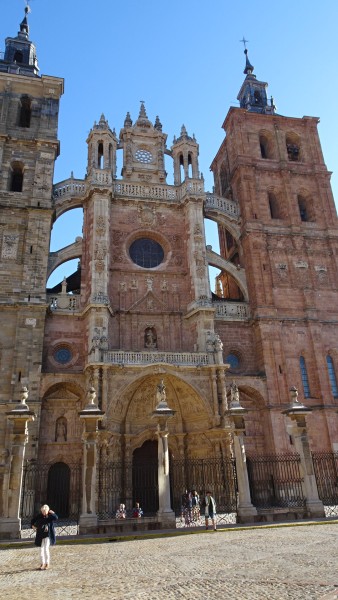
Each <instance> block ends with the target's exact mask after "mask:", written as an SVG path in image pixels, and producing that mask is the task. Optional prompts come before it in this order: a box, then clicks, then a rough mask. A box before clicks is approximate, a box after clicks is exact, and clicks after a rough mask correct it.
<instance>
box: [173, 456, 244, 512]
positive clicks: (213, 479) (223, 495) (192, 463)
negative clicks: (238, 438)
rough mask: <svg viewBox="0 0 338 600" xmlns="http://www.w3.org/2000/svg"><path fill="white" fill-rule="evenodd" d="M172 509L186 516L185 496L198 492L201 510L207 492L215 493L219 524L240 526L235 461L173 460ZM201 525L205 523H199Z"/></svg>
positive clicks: (212, 459)
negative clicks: (184, 509)
mask: <svg viewBox="0 0 338 600" xmlns="http://www.w3.org/2000/svg"><path fill="white" fill-rule="evenodd" d="M170 475H171V477H170V480H171V498H172V508H173V510H174V511H175V514H176V516H177V517H178V518H179V517H181V515H182V495H183V494H184V492H185V490H188V491H191V490H196V491H197V493H198V494H199V497H200V502H201V509H203V500H204V496H205V492H207V491H208V490H210V491H211V493H212V495H213V497H214V498H215V501H216V505H217V521H218V522H222V521H224V522H236V514H237V478H236V465H235V459H233V458H191V459H189V458H188V459H178V460H177V459H172V460H171V462H170ZM199 524H201V523H199Z"/></svg>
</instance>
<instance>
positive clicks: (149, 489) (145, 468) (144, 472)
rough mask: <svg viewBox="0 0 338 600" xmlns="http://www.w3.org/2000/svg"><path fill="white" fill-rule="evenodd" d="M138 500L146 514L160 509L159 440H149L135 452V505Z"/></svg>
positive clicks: (151, 513) (152, 513)
mask: <svg viewBox="0 0 338 600" xmlns="http://www.w3.org/2000/svg"><path fill="white" fill-rule="evenodd" d="M136 502H139V503H140V506H141V508H142V509H143V512H144V515H145V516H151V515H154V514H155V513H156V512H157V510H158V458H157V440H147V441H146V442H144V444H142V446H141V447H140V448H136V449H135V450H134V452H133V506H135V503H136Z"/></svg>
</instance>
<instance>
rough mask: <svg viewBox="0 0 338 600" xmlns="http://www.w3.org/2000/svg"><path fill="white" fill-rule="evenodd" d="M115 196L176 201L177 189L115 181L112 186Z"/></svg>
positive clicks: (167, 186)
mask: <svg viewBox="0 0 338 600" xmlns="http://www.w3.org/2000/svg"><path fill="white" fill-rule="evenodd" d="M113 191H114V195H115V196H129V197H132V198H151V199H153V200H169V201H171V202H172V201H178V200H179V198H178V195H177V188H175V187H173V186H170V185H156V184H149V185H147V184H143V183H142V184H141V183H127V182H124V181H115V182H114V185H113Z"/></svg>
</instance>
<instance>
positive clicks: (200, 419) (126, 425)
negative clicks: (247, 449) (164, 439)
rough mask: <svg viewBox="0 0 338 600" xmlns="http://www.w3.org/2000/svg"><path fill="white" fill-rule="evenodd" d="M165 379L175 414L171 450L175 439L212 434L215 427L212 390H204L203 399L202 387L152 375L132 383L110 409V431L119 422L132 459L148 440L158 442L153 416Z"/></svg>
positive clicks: (171, 426) (174, 375) (176, 379)
mask: <svg viewBox="0 0 338 600" xmlns="http://www.w3.org/2000/svg"><path fill="white" fill-rule="evenodd" d="M162 378H163V379H164V383H165V386H166V392H167V402H168V405H169V407H170V408H171V409H172V410H174V411H175V415H174V417H173V418H172V419H170V423H169V428H170V436H169V447H171V446H173V447H175V448H176V442H175V436H177V437H178V438H179V437H180V436H181V438H184V436H187V434H197V433H198V432H200V433H203V432H205V431H208V430H209V429H211V428H212V426H213V409H212V400H211V399H210V400H209V401H208V400H207V397H206V396H208V392H209V393H210V395H211V386H210V388H209V389H208V390H204V389H203V391H204V396H203V395H202V393H201V389H198V384H197V385H195V384H194V383H192V382H191V381H189V382H188V381H185V380H184V379H183V378H182V377H178V376H177V375H176V374H173V373H170V372H166V373H164V374H162V373H161V374H158V373H157V374H154V373H153V372H149V374H147V375H143V376H141V377H137V378H136V379H135V380H134V381H133V382H132V383H130V384H129V385H128V386H127V387H126V388H125V390H123V391H122V393H121V394H120V395H119V398H118V399H117V401H116V402H115V403H114V404H112V405H111V406H110V407H108V409H107V429H109V428H110V427H111V425H110V423H111V422H112V421H114V422H115V423H116V420H117V419H119V421H120V424H119V428H120V431H121V433H122V435H123V436H124V438H125V441H126V445H128V452H129V453H130V456H131V454H132V452H133V451H134V449H135V448H137V447H140V446H141V445H142V444H143V443H144V442H145V441H146V440H151V439H156V427H157V424H156V421H155V420H153V419H152V412H153V411H154V410H155V408H156V386H157V385H158V383H159V381H160V379H162ZM209 390H210V391H209ZM115 427H116V425H115Z"/></svg>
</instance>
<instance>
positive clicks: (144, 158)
mask: <svg viewBox="0 0 338 600" xmlns="http://www.w3.org/2000/svg"><path fill="white" fill-rule="evenodd" d="M135 158H136V160H138V162H141V163H151V161H152V160H153V155H152V154H151V152H149V151H148V150H136V152H135Z"/></svg>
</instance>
